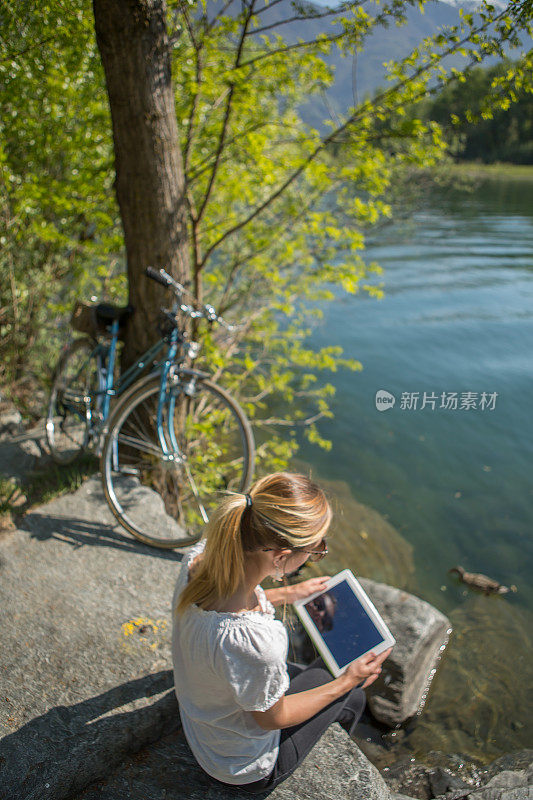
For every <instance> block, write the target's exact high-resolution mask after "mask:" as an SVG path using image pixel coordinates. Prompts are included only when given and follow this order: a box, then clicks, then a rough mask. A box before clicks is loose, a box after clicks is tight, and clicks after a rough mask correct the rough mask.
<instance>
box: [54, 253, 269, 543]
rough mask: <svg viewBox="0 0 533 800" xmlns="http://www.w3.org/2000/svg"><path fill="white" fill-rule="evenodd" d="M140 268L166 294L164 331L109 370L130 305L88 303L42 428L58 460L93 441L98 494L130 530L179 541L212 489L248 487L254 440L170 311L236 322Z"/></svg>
mask: <svg viewBox="0 0 533 800" xmlns="http://www.w3.org/2000/svg"><path fill="white" fill-rule="evenodd" d="M146 275H147V276H148V277H149V278H152V280H155V281H157V282H158V283H161V284H162V285H163V286H165V288H168V289H171V290H172V291H173V293H174V302H173V305H172V308H171V309H161V312H162V315H163V320H164V325H163V328H162V330H161V334H162V338H161V339H160V340H159V341H158V342H156V344H154V345H153V347H151V348H149V350H147V351H146V353H144V354H143V355H142V356H141V357H140V358H139V359H137V360H136V361H135V363H134V364H133V365H132V366H131V367H129V369H127V370H126V371H125V372H124V373H123V374H122V375H121V376H120V377H118V378H116V377H114V373H115V367H116V349H117V341H118V338H119V335H120V334H121V332H122V331H123V329H124V326H125V324H126V323H127V320H128V319H129V317H130V315H131V314H132V313H133V309H132V308H131V307H130V306H126V307H125V308H118V307H115V306H111V305H107V304H100V305H96V306H94V307H91V309H90V317H89V322H88V323H87V322H86V323H85V324H80V323H78V330H83V331H85V332H90V334H89V336H87V337H86V338H83V339H75V340H74V341H73V342H72V344H71V345H70V346H68V347H67V348H66V349H65V351H64V352H63V354H62V356H61V358H60V361H59V364H58V367H57V369H56V373H55V377H54V381H53V385H52V391H51V394H50V402H49V408H48V415H47V421H46V436H47V439H48V444H49V447H50V451H51V453H52V455H53V457H54V459H55V460H56V461H58V462H59V463H68V462H70V461H72V460H74V458H76V457H77V456H78V455H79V454H80V453H82V452H84V451H85V450H86V449H88V448H91V447H92V448H93V449H94V450H95V452H96V453H97V454H98V453H99V454H100V469H101V474H102V482H103V489H104V496H105V498H106V501H107V503H108V505H109V507H110V509H111V511H112V513H113V515H114V516H115V518H116V519H117V521H118V522H119V523H120V525H121V526H122V527H123V528H125V529H126V530H127V531H129V533H131V534H132V535H133V536H135V537H136V538H137V539H139V540H140V541H142V542H144V543H145V544H148V545H152V546H156V547H163V548H174V547H184V546H187V545H191V544H194V542H196V541H198V540H199V538H200V536H201V535H202V534H201V531H199V528H200V527H201V525H202V524H204V523H206V522H208V521H209V514H208V511H210V509H211V507H212V506H214V505H215V504H216V503H217V499H216V493H217V492H218V491H220V490H221V489H229V490H231V491H235V492H244V491H246V489H247V487H248V486H249V484H250V481H251V478H252V475H253V470H254V459H255V443H254V437H253V432H252V427H251V425H250V422H249V420H248V418H247V417H246V415H245V413H244V411H243V410H242V408H241V407H240V405H239V404H238V403H237V401H236V400H235V399H234V398H233V397H232V396H231V395H230V394H229V393H228V392H227V391H226V390H225V389H223V388H222V387H221V386H218V385H217V384H216V383H214V382H213V381H212V380H210V377H211V376H210V374H209V373H208V372H205V371H202V370H198V369H194V367H193V366H186V363H185V362H187V361H188V363H189V364H191V365H192V364H193V363H194V360H195V359H196V357H197V356H198V352H199V350H200V344H199V343H198V342H192V341H189V340H187V338H186V335H185V332H184V330H182V329H180V326H179V323H178V320H177V315H178V314H179V312H182V313H184V314H186V315H188V316H189V317H191V318H204V319H206V320H207V322H208V323H209V324H210V325H212V324H213V323H214V322H218V323H219V324H221V325H223V326H224V327H225V328H226V329H228V330H230V331H233V330H236V329H238V328H239V327H241V326H237V325H230V324H229V323H228V322H226V321H225V320H224V319H223V318H222V317H220V316H219V315H218V314H217V312H216V311H215V309H214V308H213V306H211V305H209V304H207V305H204V306H201V307H199V308H198V307H193V306H192V305H187V304H185V303H182V296H183V294H184V293H186V291H187V290H186V289H185V287H184V286H182V285H181V284H180V283H178V282H177V281H175V280H174V279H173V278H172V277H171V276H170V275H168V273H166V272H165V270H163V269H161V270H155V269H153V268H152V267H148V268H147V269H146ZM86 316H87V315H86ZM148 365H149V366H150V371H149V372H148V374H147V375H145V376H144V377H141V378H138V375H139V373H141V372H144V371H145V370H146V368H147V366H148ZM115 398H116V400H115ZM112 399H113V400H114V401H115V405H114V407H113V409H112V410H111V409H110V404H111V400H112Z"/></svg>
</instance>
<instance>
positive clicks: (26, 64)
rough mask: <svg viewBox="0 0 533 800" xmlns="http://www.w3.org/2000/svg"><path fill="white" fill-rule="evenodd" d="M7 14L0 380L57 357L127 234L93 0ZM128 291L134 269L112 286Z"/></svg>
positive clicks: (24, 4) (4, 9) (1, 60)
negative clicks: (68, 326)
mask: <svg viewBox="0 0 533 800" xmlns="http://www.w3.org/2000/svg"><path fill="white" fill-rule="evenodd" d="M0 21H1V23H2V25H1V28H2V31H3V34H2V36H3V38H2V40H1V53H0V102H1V107H2V116H1V120H0V170H1V173H0V174H1V182H0V215H1V220H2V223H1V227H2V230H3V233H2V236H1V245H2V248H1V251H0V334H1V339H2V350H3V358H2V366H1V368H0V369H1V372H0V378H2V379H3V380H5V381H11V380H17V379H19V378H21V377H22V375H23V374H27V372H28V369H29V370H30V371H32V372H34V373H37V374H39V375H42V373H43V372H44V373H45V374H46V372H47V370H49V368H50V366H51V365H53V363H54V361H55V360H56V357H57V351H58V346H59V343H60V340H61V339H62V340H63V341H64V337H65V331H64V330H61V331H60V332H58V330H57V329H58V327H61V325H62V323H63V327H64V322H65V319H66V318H68V316H67V315H68V312H69V311H70V308H71V305H72V301H73V299H74V297H75V296H77V295H78V294H80V295H81V296H85V297H86V296H87V295H91V294H93V293H94V292H95V291H96V290H97V288H98V285H99V283H100V281H101V280H102V279H105V277H107V276H108V274H109V272H110V266H109V262H110V260H112V259H113V258H115V259H122V256H121V247H122V238H121V233H120V229H119V220H118V212H117V207H116V202H115V199H114V195H113V190H112V181H113V173H112V165H113V154H112V141H111V131H110V123H109V112H108V107H107V98H106V94H105V88H104V85H103V76H102V69H101V66H100V59H99V55H98V51H97V49H96V45H95V42H94V35H93V29H92V28H93V26H92V20H91V17H90V15H89V14H88V13H87V8H86V3H84V2H83V1H82V0H76V1H75V2H73V3H69V4H68V5H67V4H66V3H61V2H53V3H52V2H50V3H42V4H40V5H39V9H38V12H37V10H36V8H35V5H34V4H33V3H30V2H28V1H27V0H20V2H18V3H17V5H15V4H13V5H10V4H8V3H3V4H2V6H1V12H0ZM121 284H122V285H121ZM124 289H125V283H124V279H123V278H122V279H121V281H119V282H118V284H117V282H116V281H115V282H112V288H111V287H110V291H111V292H112V293H114V292H115V291H120V290H122V291H124Z"/></svg>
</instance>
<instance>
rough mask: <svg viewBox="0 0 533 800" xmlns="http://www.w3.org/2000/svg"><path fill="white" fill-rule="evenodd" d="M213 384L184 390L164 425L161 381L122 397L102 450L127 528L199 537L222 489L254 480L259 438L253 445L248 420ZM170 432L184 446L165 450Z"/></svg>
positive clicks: (146, 534) (163, 540) (144, 536)
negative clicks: (252, 458)
mask: <svg viewBox="0 0 533 800" xmlns="http://www.w3.org/2000/svg"><path fill="white" fill-rule="evenodd" d="M211 387H212V385H211V386H209V387H208V386H206V385H205V384H204V383H203V382H199V383H198V384H197V393H196V394H195V395H194V397H193V398H191V397H189V396H187V395H184V394H182V393H180V394H178V395H177V396H176V397H175V398H174V399H173V403H172V404H171V405H169V402H168V401H167V402H165V403H164V404H163V407H162V418H161V422H162V426H163V427H162V430H161V431H158V427H157V410H158V403H159V395H160V386H159V381H158V380H154V381H153V382H152V383H151V384H149V385H147V386H146V387H144V388H142V389H141V388H140V389H139V391H138V392H137V393H136V394H134V395H131V399H129V400H128V402H127V403H124V404H123V406H120V404H119V406H117V408H116V411H115V414H114V418H113V420H112V422H110V430H109V434H108V437H107V438H106V442H105V444H104V452H103V456H102V458H103V469H104V478H105V486H106V497H107V498H108V500H109V502H110V505H111V508H112V510H113V513H114V514H115V516H116V517H117V519H118V520H119V521H120V522H121V523H122V524H123V525H124V527H125V528H126V529H127V530H129V531H130V532H131V533H133V534H134V535H135V536H137V537H138V538H140V539H141V540H142V541H145V542H147V543H148V544H156V545H160V546H176V545H177V544H183V545H184V544H186V543H187V541H188V540H192V541H196V539H197V538H198V536H199V532H200V531H201V529H202V526H203V525H204V524H205V523H206V522H208V521H209V515H210V514H211V512H212V510H213V509H214V507H215V506H216V505H217V504H218V502H219V497H218V496H217V495H216V492H217V490H218V489H220V488H225V487H228V486H232V487H234V488H235V489H237V490H238V489H239V488H241V487H243V486H244V485H245V481H247V480H248V479H249V474H250V454H251V453H253V439H250V442H251V444H250V445H248V441H249V439H248V438H247V437H249V436H250V434H249V433H248V430H247V429H246V428H245V427H244V426H245V423H246V420H245V418H244V417H242V418H243V419H244V422H241V416H242V412H237V411H236V410H235V408H234V406H233V404H232V401H231V398H226V397H225V395H224V394H223V393H222V392H220V390H218V389H217V388H216V387H212V388H211ZM171 409H173V412H172V417H169V414H170V410H171ZM202 409H203V411H202ZM207 409H209V410H210V415H208V414H207V413H206V410H207ZM240 415H241V416H240ZM169 432H173V435H174V436H175V442H176V443H177V445H178V449H177V451H176V452H175V453H172V452H170V453H168V454H165V453H164V452H163V449H162V447H161V441H163V442H166V447H168V446H169V444H170V440H169V439H168V433H169ZM132 473H133V474H132Z"/></svg>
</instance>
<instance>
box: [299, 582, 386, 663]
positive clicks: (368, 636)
mask: <svg viewBox="0 0 533 800" xmlns="http://www.w3.org/2000/svg"><path fill="white" fill-rule="evenodd" d="M304 608H305V609H306V611H307V613H308V614H309V616H310V617H311V619H312V620H313V622H314V624H315V625H316V627H317V629H318V630H319V631H320V633H321V635H322V638H323V639H324V641H325V643H326V644H327V646H328V647H329V649H330V651H331V654H332V655H333V658H334V659H335V661H336V662H337V664H338V665H339V667H340V668H341V669H342V667H345V666H346V665H347V664H349V663H350V662H351V661H354V660H355V659H356V658H358V657H359V656H362V655H363V653H366V652H367V651H368V650H371V649H372V647H375V646H376V645H378V644H379V643H380V642H382V641H383V636H382V635H381V633H380V632H379V630H378V629H377V628H376V626H375V625H374V623H373V622H372V620H371V619H370V617H369V616H368V614H367V613H366V611H365V609H364V607H363V606H362V605H361V603H360V602H359V600H358V599H357V597H356V596H355V594H354V593H353V591H352V590H351V588H350V586H349V585H348V583H347V582H346V581H341V582H340V583H338V584H337V585H336V586H333V587H332V588H331V589H329V590H328V591H327V592H323V593H322V594H320V595H318V596H317V597H315V598H314V600H310V601H309V602H308V603H306V604H305V605H304Z"/></svg>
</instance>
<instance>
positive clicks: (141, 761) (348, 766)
mask: <svg viewBox="0 0 533 800" xmlns="http://www.w3.org/2000/svg"><path fill="white" fill-rule="evenodd" d="M236 797H238V798H245V797H248V798H250V797H258V798H266V797H269V798H270V799H271V800H315V799H316V798H320V800H338V798H344V797H349V798H350V800H391V795H390V792H389V790H388V789H387V787H386V785H385V783H384V781H383V779H382V778H381V776H380V774H379V772H378V771H377V770H376V768H375V767H374V766H373V765H372V764H371V763H370V762H369V761H367V759H366V758H365V757H364V756H363V754H362V753H361V752H360V750H359V749H358V748H357V746H356V745H355V743H354V742H353V741H352V740H351V739H350V738H349V737H348V736H347V734H346V733H345V731H343V729H342V728H341V726H340V725H339V724H338V723H335V724H333V725H331V726H330V727H329V728H328V730H327V731H326V732H325V733H324V735H323V736H322V737H321V738H320V739H319V741H318V742H317V743H316V744H315V746H314V747H313V749H312V750H311V751H310V752H309V753H308V755H307V756H306V758H305V759H304V760H303V762H302V763H301V764H300V765H299V766H298V767H297V769H296V770H295V771H294V772H293V773H292V775H290V776H289V777H288V778H286V779H285V780H284V781H282V782H281V783H280V784H279V785H278V786H277V787H276V788H275V789H273V790H272V791H271V792H270V793H268V792H263V793H261V794H256V795H251V794H249V793H246V792H243V791H242V790H239V787H238V786H235V787H232V788H227V787H226V786H224V785H223V784H221V783H219V782H217V781H213V780H212V779H210V778H209V776H208V775H206V773H204V772H203V770H201V769H200V767H199V766H198V765H197V763H196V761H195V759H194V756H193V755H192V753H191V751H190V749H189V747H188V745H187V742H186V740H185V737H184V736H183V734H182V733H181V731H180V732H177V733H173V734H171V735H169V736H166V737H164V738H163V739H161V741H159V742H157V743H156V744H154V745H151V746H149V747H146V748H144V749H143V750H141V751H140V752H139V753H137V754H136V755H135V756H134V757H132V758H128V759H127V760H126V761H125V762H124V764H122V765H121V766H120V767H119V769H117V770H116V771H115V772H114V773H113V775H111V776H110V777H109V778H108V779H107V780H106V781H105V783H103V784H102V783H99V784H98V785H96V786H90V787H88V788H87V789H86V790H85V791H84V792H82V793H81V794H79V795H77V796H76V798H74V800H147V798H152V799H153V800H156V798H157V800H159V798H165V800H185V798H187V800H232V799H233V798H236Z"/></svg>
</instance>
